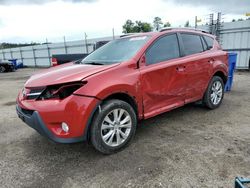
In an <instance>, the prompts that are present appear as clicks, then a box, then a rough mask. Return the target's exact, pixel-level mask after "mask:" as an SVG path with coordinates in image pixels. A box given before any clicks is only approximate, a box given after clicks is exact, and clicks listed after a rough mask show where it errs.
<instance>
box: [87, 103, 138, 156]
mask: <svg viewBox="0 0 250 188" xmlns="http://www.w3.org/2000/svg"><path fill="white" fill-rule="evenodd" d="M136 124H137V118H136V113H135V111H134V109H133V108H132V107H131V106H130V105H129V104H128V103H126V102H124V101H121V100H108V101H106V102H104V104H103V105H102V106H101V110H100V111H98V112H97V113H96V114H95V117H94V119H93V122H92V126H91V142H92V144H93V146H94V147H95V149H97V150H98V151H100V152H102V153H104V154H111V153H114V152H117V151H119V150H121V149H122V148H124V147H125V146H126V145H127V144H128V143H129V141H130V140H131V139H132V138H133V136H134V134H135V130H136Z"/></svg>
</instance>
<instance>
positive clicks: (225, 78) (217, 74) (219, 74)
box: [213, 71, 227, 84]
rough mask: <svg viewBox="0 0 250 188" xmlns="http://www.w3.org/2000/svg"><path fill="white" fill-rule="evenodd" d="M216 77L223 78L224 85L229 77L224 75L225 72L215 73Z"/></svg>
mask: <svg viewBox="0 0 250 188" xmlns="http://www.w3.org/2000/svg"><path fill="white" fill-rule="evenodd" d="M214 76H219V77H221V78H222V80H223V82H224V84H226V83H227V76H226V75H225V74H224V72H223V71H217V72H215V73H214V75H213V77H214Z"/></svg>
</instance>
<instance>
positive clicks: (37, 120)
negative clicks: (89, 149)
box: [16, 105, 87, 144]
mask: <svg viewBox="0 0 250 188" xmlns="http://www.w3.org/2000/svg"><path fill="white" fill-rule="evenodd" d="M16 111H17V114H18V117H19V118H20V119H21V120H23V122H25V123H26V124H27V125H28V126H30V127H31V128H33V129H35V130H36V131H37V132H38V133H40V134H41V135H42V136H45V137H47V138H49V139H50V140H52V141H54V142H57V143H63V144H67V143H75V142H81V141H85V140H86V138H87V134H83V136H81V137H76V138H59V137H56V136H55V135H54V134H53V133H51V132H50V131H49V129H48V128H47V127H46V125H45V124H44V122H43V120H42V118H41V116H40V115H39V113H38V112H37V111H34V112H33V114H32V115H31V116H27V115H26V114H24V113H23V112H22V110H21V108H20V107H19V106H18V105H16Z"/></svg>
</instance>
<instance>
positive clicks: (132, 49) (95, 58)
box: [82, 36, 150, 65]
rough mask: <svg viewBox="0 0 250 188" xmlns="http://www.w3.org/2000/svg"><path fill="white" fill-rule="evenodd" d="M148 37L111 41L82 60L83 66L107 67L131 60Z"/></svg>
mask: <svg viewBox="0 0 250 188" xmlns="http://www.w3.org/2000/svg"><path fill="white" fill-rule="evenodd" d="M149 38H150V37H149V36H137V37H129V38H122V39H117V40H113V41H111V42H109V43H107V44H106V45H104V46H102V47H101V48H99V49H97V50H96V51H94V52H93V53H91V54H90V55H88V56H87V57H86V58H84V59H83V60H82V63H84V64H96V65H107V64H113V63H120V62H123V61H127V60H129V59H131V58H132V57H133V56H134V55H135V54H136V53H137V52H138V51H139V50H140V48H141V47H142V46H143V45H144V44H145V43H146V42H147V41H148V40H149Z"/></svg>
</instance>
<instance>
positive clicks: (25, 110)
mask: <svg viewBox="0 0 250 188" xmlns="http://www.w3.org/2000/svg"><path fill="white" fill-rule="evenodd" d="M20 109H21V111H22V113H24V114H25V115H28V116H32V114H33V112H34V110H27V109H24V108H20Z"/></svg>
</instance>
